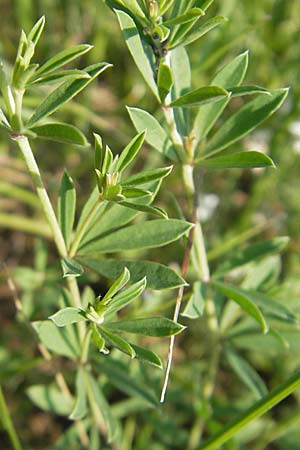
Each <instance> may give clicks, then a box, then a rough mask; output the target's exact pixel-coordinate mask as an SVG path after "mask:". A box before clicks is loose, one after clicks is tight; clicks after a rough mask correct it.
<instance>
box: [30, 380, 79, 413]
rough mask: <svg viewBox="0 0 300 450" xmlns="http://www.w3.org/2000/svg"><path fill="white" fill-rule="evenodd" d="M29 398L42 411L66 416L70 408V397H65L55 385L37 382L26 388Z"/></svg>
mask: <svg viewBox="0 0 300 450" xmlns="http://www.w3.org/2000/svg"><path fill="white" fill-rule="evenodd" d="M26 394H27V395H28V397H29V398H30V400H31V401H32V402H33V403H34V404H35V405H36V406H38V407H39V408H41V409H43V410H44V411H50V412H52V413H55V414H58V415H60V416H67V415H68V414H70V411H71V409H72V402H73V401H72V398H69V397H66V396H64V395H63V393H62V392H61V391H60V390H59V389H58V388H57V387H56V386H55V385H51V384H50V385H49V386H46V385H42V384H37V385H35V386H31V387H30V388H28V389H26Z"/></svg>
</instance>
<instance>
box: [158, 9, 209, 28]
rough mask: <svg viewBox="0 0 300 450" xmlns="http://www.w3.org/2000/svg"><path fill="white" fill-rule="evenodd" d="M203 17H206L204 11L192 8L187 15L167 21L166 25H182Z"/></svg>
mask: <svg viewBox="0 0 300 450" xmlns="http://www.w3.org/2000/svg"><path fill="white" fill-rule="evenodd" d="M201 16H204V11H203V10H202V9H200V8H191V9H190V10H188V11H187V12H186V13H185V14H182V15H180V16H177V17H174V18H172V19H170V20H166V21H165V22H164V25H166V26H170V25H172V26H173V25H181V24H182V23H186V22H190V21H191V20H194V19H195V17H201Z"/></svg>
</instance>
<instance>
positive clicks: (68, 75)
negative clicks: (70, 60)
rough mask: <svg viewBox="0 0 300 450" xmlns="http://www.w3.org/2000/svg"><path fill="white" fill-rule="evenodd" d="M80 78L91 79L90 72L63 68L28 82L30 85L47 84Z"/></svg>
mask: <svg viewBox="0 0 300 450" xmlns="http://www.w3.org/2000/svg"><path fill="white" fill-rule="evenodd" d="M78 78H87V79H89V78H90V76H89V74H88V73H86V72H85V71H84V70H77V69H73V70H62V71H60V72H57V73H51V74H50V75H45V76H41V77H40V78H37V79H36V80H34V81H32V80H30V81H29V82H28V85H36V84H39V85H45V84H55V83H61V82H63V81H67V80H70V79H72V80H76V79H78Z"/></svg>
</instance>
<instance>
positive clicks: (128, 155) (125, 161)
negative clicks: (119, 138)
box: [116, 131, 146, 173]
mask: <svg viewBox="0 0 300 450" xmlns="http://www.w3.org/2000/svg"><path fill="white" fill-rule="evenodd" d="M145 135H146V131H142V132H141V133H139V134H137V135H136V136H135V137H134V138H133V139H132V140H131V141H130V142H129V144H128V145H127V146H126V147H125V148H124V150H123V151H122V153H121V155H120V156H119V159H118V163H117V166H116V171H117V172H120V173H122V172H123V170H124V169H125V168H126V167H127V166H128V165H129V164H130V163H131V162H132V161H133V160H134V158H135V157H136V155H137V153H138V151H139V150H140V148H141V146H142V145H143V142H144V139H145Z"/></svg>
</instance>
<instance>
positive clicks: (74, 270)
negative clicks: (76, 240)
mask: <svg viewBox="0 0 300 450" xmlns="http://www.w3.org/2000/svg"><path fill="white" fill-rule="evenodd" d="M61 265H62V269H63V277H64V278H66V277H80V276H81V275H82V274H83V272H84V270H83V267H82V266H81V265H80V264H79V263H78V262H77V261H75V260H74V259H71V258H68V257H67V256H65V257H64V258H63V259H62V260H61Z"/></svg>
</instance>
